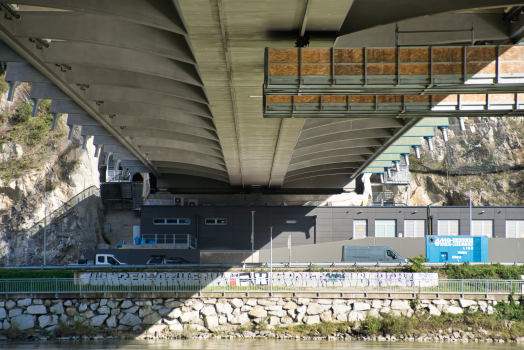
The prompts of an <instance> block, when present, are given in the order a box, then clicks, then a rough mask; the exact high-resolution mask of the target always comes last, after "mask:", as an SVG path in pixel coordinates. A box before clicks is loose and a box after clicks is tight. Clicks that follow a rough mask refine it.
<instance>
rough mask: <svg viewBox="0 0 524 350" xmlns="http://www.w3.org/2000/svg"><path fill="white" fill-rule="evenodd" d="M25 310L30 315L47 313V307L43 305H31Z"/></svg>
mask: <svg viewBox="0 0 524 350" xmlns="http://www.w3.org/2000/svg"><path fill="white" fill-rule="evenodd" d="M26 311H27V313H28V314H31V315H45V314H46V313H47V308H46V307H45V305H31V306H29V307H28V308H27V310H26Z"/></svg>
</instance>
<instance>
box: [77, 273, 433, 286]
mask: <svg viewBox="0 0 524 350" xmlns="http://www.w3.org/2000/svg"><path fill="white" fill-rule="evenodd" d="M268 275H269V273H258V272H246V273H234V272H224V273H223V272H81V273H75V277H76V278H79V283H80V284H84V285H103V284H107V285H112V286H146V285H151V284H154V285H155V286H241V287H243V286H246V287H247V286H256V285H268V277H269V276H268ZM273 285H274V286H281V287H293V286H295V287H317V286H318V287H320V286H321V287H330V286H333V287H337V286H339V287H365V286H373V287H381V286H398V287H409V286H413V285H416V286H421V287H432V286H437V285H438V274H437V273H389V272H274V273H273Z"/></svg>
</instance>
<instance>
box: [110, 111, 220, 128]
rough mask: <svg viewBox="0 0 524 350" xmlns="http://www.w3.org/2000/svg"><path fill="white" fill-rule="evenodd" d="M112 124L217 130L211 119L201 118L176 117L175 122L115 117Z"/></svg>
mask: <svg viewBox="0 0 524 350" xmlns="http://www.w3.org/2000/svg"><path fill="white" fill-rule="evenodd" d="M111 124H112V125H115V126H132V127H138V128H146V127H147V128H151V129H164V128H165V127H166V126H170V127H171V128H174V127H176V128H185V127H186V126H193V127H199V128H203V129H207V130H216V129H215V124H213V121H212V120H211V119H209V118H203V117H199V116H192V115H191V116H184V115H179V116H174V118H173V120H170V121H167V122H166V120H165V119H157V118H151V117H147V118H146V117H139V116H132V115H118V114H117V115H115V116H114V117H112V118H111Z"/></svg>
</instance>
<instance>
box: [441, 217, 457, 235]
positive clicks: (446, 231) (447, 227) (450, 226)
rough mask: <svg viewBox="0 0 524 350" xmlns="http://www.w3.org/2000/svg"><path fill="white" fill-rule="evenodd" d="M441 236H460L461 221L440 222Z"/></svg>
mask: <svg viewBox="0 0 524 350" xmlns="http://www.w3.org/2000/svg"><path fill="white" fill-rule="evenodd" d="M437 223H438V235H439V236H458V234H459V220H438V221H437Z"/></svg>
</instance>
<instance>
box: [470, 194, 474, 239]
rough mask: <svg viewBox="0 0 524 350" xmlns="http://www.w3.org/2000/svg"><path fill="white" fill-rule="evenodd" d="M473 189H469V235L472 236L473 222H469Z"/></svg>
mask: <svg viewBox="0 0 524 350" xmlns="http://www.w3.org/2000/svg"><path fill="white" fill-rule="evenodd" d="M472 188H473V187H470V188H469V235H470V236H473V225H472V223H473V221H472V220H471V189H472Z"/></svg>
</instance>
